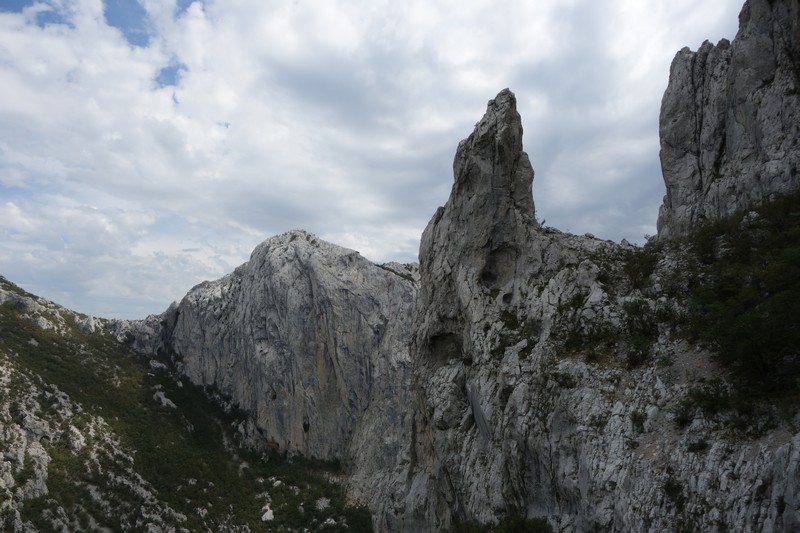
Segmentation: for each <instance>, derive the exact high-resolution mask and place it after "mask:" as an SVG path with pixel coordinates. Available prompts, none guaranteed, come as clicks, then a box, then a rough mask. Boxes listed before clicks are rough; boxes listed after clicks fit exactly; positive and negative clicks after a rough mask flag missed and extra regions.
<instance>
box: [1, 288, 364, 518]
mask: <svg viewBox="0 0 800 533" xmlns="http://www.w3.org/2000/svg"><path fill="white" fill-rule="evenodd" d="M0 283H2V288H4V289H5V290H7V291H14V292H17V293H18V294H22V292H21V291H20V290H19V289H18V288H16V287H13V286H12V285H11V284H9V283H8V282H7V281H5V280H4V279H0ZM27 296H30V295H27ZM30 297H32V296H30ZM33 298H35V297H33ZM24 311H25V310H24V309H22V308H20V306H19V305H18V304H16V303H14V302H13V301H7V302H6V303H5V304H3V305H1V306H0V358H2V359H3V360H4V361H3V362H4V363H5V364H9V365H11V366H12V367H13V368H14V370H15V373H14V374H15V376H16V377H15V380H14V383H15V385H14V384H13V383H12V386H10V387H8V389H7V390H4V391H2V397H0V401H2V403H3V404H7V403H8V404H12V405H11V407H10V410H9V413H11V415H10V416H11V417H12V420H9V421H3V420H0V426H1V425H3V424H2V422H7V423H10V422H13V421H14V420H13V416H15V414H16V416H17V417H18V418H21V417H24V416H28V417H30V415H29V414H24V413H23V409H22V408H21V406H17V408H15V402H17V403H19V402H21V401H22V400H21V399H20V398H22V396H21V393H22V392H23V391H24V390H25V389H26V387H28V388H30V386H31V384H32V385H33V386H34V387H35V388H36V389H38V392H37V393H36V394H38V396H35V397H34V401H33V402H31V401H28V402H27V403H28V408H31V405H33V407H32V409H33V414H35V416H37V417H38V418H41V419H43V420H47V421H48V422H49V424H50V426H51V427H52V428H53V429H54V431H53V432H52V434H51V435H50V436H51V437H52V438H50V439H47V438H43V439H42V441H41V443H42V445H43V446H44V448H45V450H46V452H47V454H48V455H49V457H50V463H49V466H48V477H47V481H46V483H47V489H48V493H47V494H45V495H41V496H38V497H35V498H31V499H25V500H24V501H22V502H21V518H22V520H23V521H25V522H27V523H28V524H29V526H32V527H33V528H34V529H36V530H40V531H49V530H53V529H54V528H55V525H54V524H58V523H62V524H63V523H70V524H71V527H72V528H77V529H81V530H84V529H86V530H92V529H100V528H110V529H112V530H115V531H116V530H134V531H135V530H146V529H147V526H148V524H153V523H162V524H164V525H166V526H169V527H174V528H176V529H177V530H185V531H248V530H249V531H261V530H265V529H268V530H271V531H294V530H302V529H304V528H307V529H308V530H311V531H315V530H325V531H339V530H340V531H371V519H370V516H369V514H368V512H367V511H366V510H365V509H363V508H353V507H349V506H347V504H346V502H345V500H344V494H343V491H342V489H341V488H340V487H339V486H338V485H337V484H335V483H334V482H332V481H331V480H332V479H333V477H334V476H335V475H336V474H337V473H338V472H337V467H336V465H329V464H320V463H315V462H309V461H303V460H288V459H286V458H285V457H280V456H274V455H273V456H267V455H256V454H253V453H251V452H248V451H246V450H244V449H241V448H239V447H238V446H236V445H235V444H234V443H235V442H236V434H235V432H234V431H233V430H232V428H234V427H235V426H236V424H237V423H238V422H239V421H240V420H237V419H236V417H235V416H231V415H229V414H226V413H225V412H224V411H223V410H222V409H221V408H220V407H218V406H217V405H215V404H213V403H211V402H210V401H209V400H208V399H207V395H206V394H205V391H203V390H202V389H200V388H198V387H195V386H192V385H191V384H189V383H188V382H186V381H181V380H180V378H179V377H177V376H176V375H174V374H173V373H172V372H170V371H169V370H168V369H167V368H166V367H164V366H163V365H159V364H148V361H145V360H142V359H140V358H139V356H137V355H135V354H133V353H131V352H129V351H128V350H127V349H125V348H124V347H123V346H121V345H120V344H119V343H118V342H117V341H116V340H115V339H114V338H112V337H111V336H110V335H108V334H105V333H102V332H95V333H91V334H88V333H84V332H83V331H81V329H80V328H79V327H78V325H77V323H76V320H75V316H74V315H73V314H72V313H70V312H68V311H65V310H61V311H60V312H59V315H60V316H61V317H62V318H63V319H64V320H63V323H62V327H61V328H59V329H55V330H54V329H42V328H40V327H39V326H37V325H36V324H35V323H34V322H33V321H32V320H31V319H30V317H28V316H26V314H25V312H24ZM59 391H60V392H59ZM64 394H66V396H67V397H68V398H69V400H70V402H74V405H76V406H77V407H76V408H74V409H71V410H69V409H67V410H66V411H65V410H64V409H63V408H62V407H59V405H58V402H57V399H58V398H59V397H62V396H63V395H64ZM165 399H167V400H168V401H166V400H165ZM170 402H172V403H173V404H174V405H175V406H177V407H174V406H172V405H171V404H170ZM61 403H63V400H62V401H61ZM71 411H74V412H71ZM16 422H17V423H20V424H21V423H23V422H24V421H23V420H21V419H19V420H16ZM69 426H74V427H75V428H76V429H77V430H78V431H79V432H80V433H81V434H82V435H83V437H84V438H85V439H86V444H85V445H84V446H81V447H79V449H75V447H71V446H70V445H69V442H68V440H67V439H66V438H63V435H66V434H67V429H68V428H69ZM0 429H2V428H0ZM0 433H2V432H0ZM25 468H26V466H23V467H22V470H21V471H20V473H19V474H23V472H22V471H23V470H25ZM27 468H28V470H30V465H27ZM26 475H27V476H28V477H30V472H28V473H27V474H26ZM15 477H16V478H17V479H15V481H17V486H19V485H21V484H22V483H23V482H24V481H25V480H24V479H22V478H23V477H25V476H24V475H22V476H20V475H17V476H15ZM156 514H158V515H159V516H158V517H157V518H156V517H155V516H154V515H156ZM266 515H271V516H270V518H268V519H267V520H266V521H265V516H266ZM8 518H9V517H8V516H6V517H5V519H8Z"/></svg>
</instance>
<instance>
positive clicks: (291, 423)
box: [164, 231, 416, 461]
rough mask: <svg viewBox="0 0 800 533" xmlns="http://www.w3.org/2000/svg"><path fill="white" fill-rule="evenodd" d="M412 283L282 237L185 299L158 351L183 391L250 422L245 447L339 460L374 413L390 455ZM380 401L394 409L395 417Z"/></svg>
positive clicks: (311, 240)
mask: <svg viewBox="0 0 800 533" xmlns="http://www.w3.org/2000/svg"><path fill="white" fill-rule="evenodd" d="M415 276H416V267H414V266H409V265H393V266H385V267H383V268H381V267H378V266H376V265H374V264H372V263H370V262H369V261H367V260H366V259H364V258H363V257H361V256H360V255H359V254H358V253H357V252H354V251H352V250H347V249H344V248H340V247H338V246H334V245H331V244H328V243H325V242H323V241H320V240H318V239H316V238H315V237H314V236H312V235H310V234H308V233H305V232H302V231H293V232H289V233H287V234H284V235H281V236H278V237H274V238H272V239H269V240H267V241H265V242H264V243H262V244H261V245H260V246H258V247H257V248H256V249H255V250H254V252H253V254H252V256H251V258H250V261H248V262H247V263H245V264H244V265H242V266H240V267H239V268H237V269H236V270H235V271H234V272H233V273H232V274H230V275H228V276H225V277H223V278H222V279H220V280H217V281H214V282H205V283H202V284H200V285H198V286H197V287H195V288H194V289H192V290H191V291H190V292H189V293H188V294H187V295H186V297H185V298H184V299H183V301H182V302H181V303H180V305H178V306H177V307H176V308H174V309H172V310H171V311H168V312H167V314H166V319H165V328H166V333H165V335H164V339H165V344H166V346H168V347H169V349H171V350H172V351H173V352H174V353H175V354H176V355H175V357H176V359H177V360H178V361H180V364H181V365H182V371H183V373H185V374H186V376H187V377H188V378H189V379H190V380H191V381H192V382H193V383H195V384H199V385H209V386H213V387H214V388H216V389H217V390H218V391H219V392H221V393H222V394H223V395H224V396H227V397H229V398H230V399H231V400H232V401H233V402H234V403H235V404H236V405H238V406H239V407H240V408H241V409H244V410H245V411H247V412H249V413H250V414H251V415H252V417H253V427H251V428H249V431H250V433H251V437H252V442H254V443H258V442H261V443H262V444H263V442H264V441H267V442H269V443H271V444H270V445H271V446H274V447H275V448H277V449H279V450H281V451H288V452H289V453H299V454H302V455H304V456H307V457H315V458H320V459H327V460H333V459H342V460H345V461H346V460H347V457H348V456H347V453H346V451H347V448H348V445H349V444H350V443H351V441H355V442H361V441H362V440H363V439H364V437H363V436H361V434H360V433H359V431H362V432H363V431H364V430H360V429H359V427H360V426H359V424H358V422H359V420H362V419H364V418H365V417H366V415H365V411H367V410H368V409H370V408H373V409H375V410H378V411H380V412H381V416H380V423H379V424H378V425H379V426H380V427H381V429H382V430H383V432H384V433H383V438H384V440H385V441H386V447H387V448H388V449H389V450H390V451H391V449H392V446H393V443H394V442H395V441H396V440H397V438H398V437H397V432H399V431H400V430H401V428H400V426H399V425H396V424H394V422H395V421H396V419H397V418H398V417H399V415H398V414H397V413H396V412H395V411H396V410H397V409H402V397H403V394H404V391H403V390H402V389H398V388H397V386H396V383H398V382H399V383H402V381H403V379H404V376H406V375H407V374H408V348H407V344H408V343H407V340H406V339H407V338H408V335H409V331H410V318H409V317H410V310H411V306H412V305H413V300H414V296H415V291H416V287H415V285H416V284H415V281H414V277H415ZM406 379H407V378H406ZM389 397H392V398H396V399H397V400H399V402H400V403H398V404H393V405H396V406H397V408H396V409H392V408H391V406H388V407H387V405H386V404H387V398H389ZM362 425H363V424H362ZM371 427H372V429H375V428H376V426H375V425H374V424H373V425H372V426H371ZM354 433H355V437H354ZM382 451H385V450H382Z"/></svg>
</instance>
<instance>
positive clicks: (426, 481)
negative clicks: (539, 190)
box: [372, 91, 800, 531]
mask: <svg viewBox="0 0 800 533" xmlns="http://www.w3.org/2000/svg"><path fill="white" fill-rule="evenodd" d="M509 130H513V131H509ZM521 135H522V131H521V126H520V121H519V117H518V115H517V114H516V111H515V109H514V98H513V95H512V94H511V93H510V92H508V91H503V92H501V93H500V94H499V95H498V97H497V98H496V99H495V100H493V101H491V102H490V103H489V106H488V109H487V112H486V115H485V116H484V118H483V119H482V120H481V122H480V123H479V124H478V125H477V126H476V129H475V131H474V132H473V134H472V135H471V136H470V138H469V139H467V140H466V141H463V142H462V143H461V144H460V145H459V149H458V153H457V154H456V158H455V164H454V171H455V184H454V186H453V192H452V194H451V196H450V198H449V200H448V202H447V204H446V205H445V207H443V208H440V209H439V210H438V211H437V213H436V215H435V216H434V217H433V219H432V220H431V222H430V224H429V225H428V227H427V228H426V230H425V233H424V235H423V239H422V243H421V247H420V276H421V281H420V290H419V298H418V305H417V309H416V318H415V322H414V331H413V340H412V345H411V357H412V361H413V374H412V383H411V385H412V386H411V396H412V398H411V405H412V411H411V413H410V414H409V419H410V420H408V421H407V422H406V424H407V426H408V427H409V428H410V430H411V434H410V435H411V444H410V449H409V451H408V458H407V461H406V464H402V465H401V466H403V468H400V469H398V471H402V472H403V473H405V490H406V494H405V496H404V498H403V499H402V502H403V506H402V507H398V505H397V501H398V500H397V498H393V497H392V496H391V495H389V494H387V495H386V497H385V498H384V503H383V505H382V506H381V505H380V504H379V505H378V506H377V507H376V506H375V505H373V506H372V508H373V511H374V512H375V513H376V515H377V521H378V524H380V525H381V526H382V527H383V528H384V529H389V530H403V531H442V530H446V529H448V528H449V527H451V526H453V525H454V524H457V523H459V522H463V521H477V522H480V523H491V522H495V521H497V520H499V519H502V518H503V517H507V516H520V517H527V518H533V517H545V518H547V519H548V521H549V522H550V523H551V524H553V525H555V526H556V527H557V530H559V531H590V530H602V531H670V530H675V529H676V528H677V529H680V528H686V529H690V530H712V529H715V528H718V527H731V528H733V529H734V530H737V528H741V529H742V530H764V531H792V530H793V528H796V527H798V526H799V525H800V522H798V518H797V513H796V511H797V509H798V507H799V506H800V494H799V493H798V487H800V441H798V439H800V436H798V435H794V434H793V433H791V432H790V431H786V430H782V429H776V430H773V431H771V432H770V433H768V434H767V435H766V436H765V437H764V438H763V439H762V440H761V441H754V440H749V439H742V438H741V436H739V435H737V434H735V433H734V432H732V431H731V430H730V428H729V427H726V426H725V424H722V423H719V421H713V420H710V419H707V418H705V417H704V416H703V414H702V412H700V411H697V412H693V413H690V414H689V415H687V416H689V418H690V420H689V422H688V426H689V427H688V429H686V430H682V429H678V427H677V425H676V422H675V421H676V416H677V415H676V413H677V412H678V411H679V410H680V406H681V405H682V402H683V401H684V399H685V398H686V397H687V391H688V389H689V388H690V387H691V386H693V385H696V383H698V381H696V380H697V379H708V378H711V377H713V376H715V375H717V374H718V372H719V369H717V368H716V367H715V366H714V365H713V363H712V362H711V361H710V356H709V354H708V353H705V352H703V351H702V350H700V349H698V348H697V347H694V346H691V345H688V344H686V343H685V342H683V341H681V340H676V339H675V338H673V336H672V335H671V330H670V329H669V328H668V327H666V326H664V325H661V324H659V323H658V321H657V320H656V319H655V318H653V317H654V316H655V315H656V313H658V312H659V311H664V312H672V311H671V310H672V309H673V308H672V307H671V306H672V305H673V304H671V303H670V302H669V301H668V299H667V298H666V297H665V295H664V294H662V293H661V292H659V291H660V289H659V288H658V287H659V282H658V278H657V277H656V278H655V279H654V280H651V282H652V283H650V284H648V285H647V287H648V288H647V289H645V288H643V287H642V286H639V285H637V284H635V283H633V282H632V281H631V279H630V273H629V271H627V270H626V268H625V265H626V260H627V258H629V257H630V255H631V253H632V252H633V250H632V247H630V246H627V245H616V244H614V243H611V242H607V241H600V240H597V239H594V238H591V237H589V236H586V237H578V236H574V235H568V234H563V233H560V232H558V231H555V230H551V229H547V228H541V227H539V226H538V225H537V224H536V223H535V220H534V218H533V201H532V199H531V198H530V195H531V191H530V184H531V177H532V172H531V171H530V169H528V168H526V164H525V163H522V164H520V161H525V162H527V158H526V157H525V156H524V153H523V152H522V149H521V148H522V147H521ZM509 139H512V140H513V143H509V142H508V140H509ZM465 162H466V163H465ZM465 169H467V170H465ZM469 169H471V170H469ZM520 169H523V171H520ZM493 184H501V185H500V186H492V185H493ZM471 221H478V222H479V224H480V227H474V226H476V225H477V224H475V223H474V222H471ZM498 257H500V258H501V259H499V260H498V259H497V258H498ZM658 270H659V271H660V272H661V274H660V275H662V276H665V277H668V276H675V275H678V274H677V273H678V272H679V271H680V265H679V264H678V263H676V262H675V261H674V260H672V259H670V258H669V257H668V256H665V257H663V258H662V262H661V263H660V265H659V269H658ZM642 335H643V336H646V337H647V339H648V340H647V343H646V346H644V347H642V346H641V345H639V344H637V343H636V342H635V341H634V339H635V338H636V337H637V336H642ZM663 361H667V362H668V364H664V363H662V362H663ZM709 443H710V444H709ZM389 486H392V487H396V485H391V484H389ZM374 487H375V490H376V491H378V492H379V491H380V490H382V487H381V486H378V485H374ZM377 500H378V501H380V499H377ZM788 510H791V511H788Z"/></svg>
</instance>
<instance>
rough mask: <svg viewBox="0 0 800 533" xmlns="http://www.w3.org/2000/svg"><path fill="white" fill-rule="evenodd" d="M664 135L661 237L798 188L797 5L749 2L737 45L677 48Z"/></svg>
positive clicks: (784, 0)
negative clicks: (665, 189)
mask: <svg viewBox="0 0 800 533" xmlns="http://www.w3.org/2000/svg"><path fill="white" fill-rule="evenodd" d="M659 132H660V137H661V167H662V172H663V175H664V182H665V184H666V187H667V194H666V196H665V197H664V203H663V205H662V206H661V210H660V213H659V217H658V234H659V236H660V237H675V236H679V235H684V234H686V233H688V232H689V231H690V230H691V229H692V228H694V227H695V226H696V225H697V224H698V223H702V222H703V221H705V220H716V219H719V218H722V217H724V216H726V215H730V214H732V213H733V212H735V211H737V210H740V209H747V208H750V207H753V206H755V205H758V204H760V203H763V202H765V201H769V200H771V199H773V198H774V197H775V196H780V195H783V194H787V193H790V192H792V191H795V190H797V189H798V188H800V176H798V172H797V168H798V165H799V164H800V143H798V138H799V137H800V4H798V3H797V2H796V1H793V0H749V1H748V2H746V3H745V4H744V7H743V8H742V11H741V14H740V15H739V31H738V33H737V35H736V38H735V39H734V40H733V42H728V41H727V40H725V39H723V40H721V41H720V42H719V43H718V44H717V45H716V46H714V45H712V44H711V43H709V42H708V41H706V42H705V43H703V45H702V46H701V47H700V49H699V50H697V51H696V52H692V51H690V50H689V49H688V48H684V49H683V50H681V51H680V52H678V54H677V55H676V56H675V59H674V60H673V62H672V66H671V68H670V76H669V84H668V86H667V90H666V92H665V93H664V99H663V101H662V104H661V119H660V128H659Z"/></svg>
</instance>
